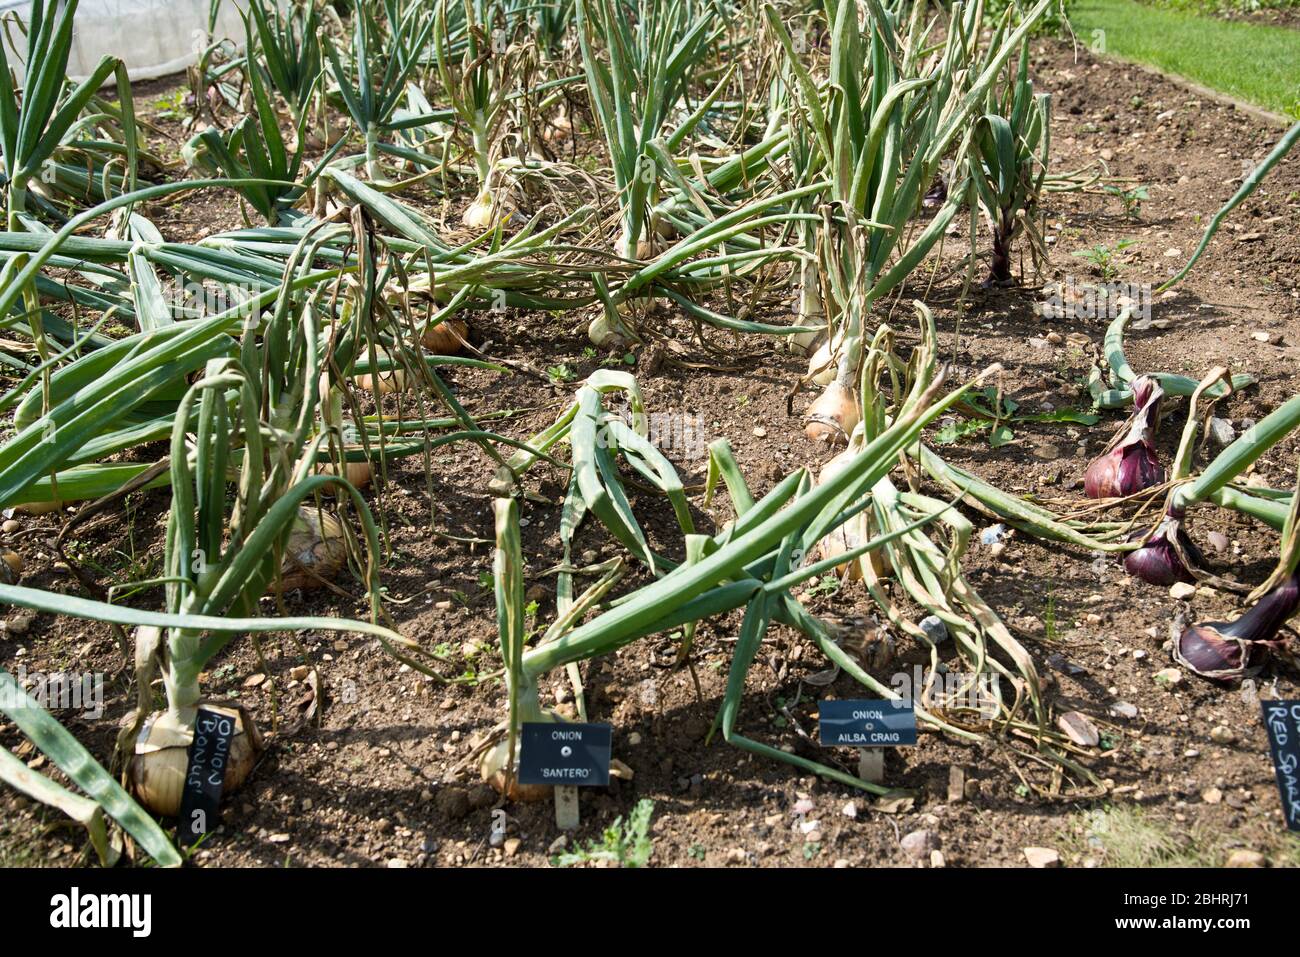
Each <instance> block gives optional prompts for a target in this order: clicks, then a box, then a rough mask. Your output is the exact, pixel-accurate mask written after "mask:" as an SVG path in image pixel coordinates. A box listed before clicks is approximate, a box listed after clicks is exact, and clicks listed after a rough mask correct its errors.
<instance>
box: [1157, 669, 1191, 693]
mask: <svg viewBox="0 0 1300 957" xmlns="http://www.w3.org/2000/svg"><path fill="white" fill-rule="evenodd" d="M1152 677H1153V678H1155V680H1156V681H1160V682H1163V683H1164V684H1167V685H1168V686H1169V687H1171V688H1177V687H1178V686H1179V685H1180V684H1182V683H1183V673H1182V672H1181V671H1179V670H1178V669H1177V668H1165V669H1163V670H1161V671H1157V672H1156V673H1155V674H1154V675H1152Z"/></svg>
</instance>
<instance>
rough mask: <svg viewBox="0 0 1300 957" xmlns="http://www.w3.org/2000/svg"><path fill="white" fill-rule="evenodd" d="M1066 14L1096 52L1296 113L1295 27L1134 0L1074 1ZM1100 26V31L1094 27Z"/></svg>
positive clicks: (1299, 91)
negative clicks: (1238, 19) (1266, 23)
mask: <svg viewBox="0 0 1300 957" xmlns="http://www.w3.org/2000/svg"><path fill="white" fill-rule="evenodd" d="M1070 20H1071V22H1072V23H1073V24H1074V29H1075V32H1076V33H1077V34H1078V36H1079V39H1080V40H1081V41H1082V42H1084V43H1087V44H1089V45H1090V46H1092V47H1093V49H1094V51H1095V52H1099V53H1105V54H1107V55H1110V56H1117V57H1122V58H1123V59H1126V60H1133V61H1136V62H1138V63H1145V64H1149V65H1150V66H1154V67H1157V68H1159V69H1161V70H1163V71H1165V72H1167V73H1174V74H1177V75H1179V76H1182V77H1185V78H1186V79H1188V80H1192V81H1194V82H1197V83H1201V84H1204V85H1205V86H1208V87H1211V88H1212V89H1215V90H1220V91H1222V92H1224V93H1227V94H1229V95H1231V96H1235V97H1239V98H1240V99H1242V100H1245V101H1247V102H1249V103H1253V104H1255V105H1256V106H1261V107H1263V108H1264V109H1266V110H1271V111H1273V112H1275V113H1282V114H1285V115H1287V116H1291V117H1295V118H1300V30H1289V29H1286V28H1284V27H1272V26H1263V25H1259V24H1253V23H1241V22H1235V21H1227V20H1219V19H1216V18H1214V17H1209V16H1201V15H1199V14H1195V13H1189V12H1184V11H1181V10H1169V9H1163V8H1159V7H1150V6H1145V5H1143V4H1139V3H1135V2H1133V0H1079V2H1078V3H1077V4H1075V5H1073V6H1071V8H1070ZM1099 30H1100V31H1104V32H1103V33H1097V32H1095V31H1099ZM1102 44H1104V47H1103V46H1101V45H1102Z"/></svg>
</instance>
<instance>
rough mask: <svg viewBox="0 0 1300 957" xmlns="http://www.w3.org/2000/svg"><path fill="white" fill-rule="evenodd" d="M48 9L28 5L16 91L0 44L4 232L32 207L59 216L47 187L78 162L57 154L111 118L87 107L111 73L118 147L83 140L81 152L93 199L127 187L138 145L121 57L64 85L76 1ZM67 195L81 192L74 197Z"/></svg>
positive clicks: (40, 2) (61, 182)
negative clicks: (94, 189) (97, 184)
mask: <svg viewBox="0 0 1300 957" xmlns="http://www.w3.org/2000/svg"><path fill="white" fill-rule="evenodd" d="M55 7H56V4H54V3H51V2H48V0H35V2H33V3H32V5H31V13H30V21H29V23H28V25H27V55H26V57H25V58H24V63H25V66H26V80H25V82H24V85H23V89H22V92H21V94H20V93H19V92H18V91H17V90H15V88H14V85H13V74H12V73H11V72H10V68H9V59H8V55H7V54H6V53H5V50H4V46H5V45H4V43H3V42H0V149H2V150H3V159H4V168H5V177H6V187H5V204H6V209H7V212H8V224H9V228H10V229H11V230H16V229H19V228H22V226H21V224H22V221H23V217H24V216H25V215H26V214H27V213H28V211H29V209H30V207H31V206H32V205H39V206H41V207H42V209H43V210H44V211H46V212H47V213H50V214H53V215H55V216H56V217H57V216H59V213H58V210H57V209H56V208H55V207H54V206H53V205H52V203H51V201H52V200H53V199H54V198H55V193H54V192H53V191H54V190H57V189H59V188H60V187H61V186H66V185H67V181H66V179H65V175H66V171H64V170H62V169H61V167H62V166H64V165H69V166H70V167H71V169H72V170H74V171H75V170H76V166H77V164H75V163H72V164H69V163H67V160H66V159H65V158H64V156H63V154H64V153H66V152H67V151H68V150H69V148H70V146H71V143H72V142H73V141H75V140H76V139H78V138H79V137H80V136H81V135H82V134H83V133H84V132H86V131H93V130H94V129H96V128H97V127H100V126H102V125H104V124H105V122H106V121H108V120H110V119H111V118H110V117H108V116H107V115H106V114H104V113H102V112H90V113H87V112H86V111H87V107H88V106H90V105H91V104H92V103H93V102H94V101H95V99H96V93H97V92H98V90H99V88H100V87H101V86H102V85H103V84H104V83H105V81H107V80H108V78H109V77H113V76H116V81H117V93H118V101H119V103H120V108H119V110H118V113H117V121H118V122H120V132H121V137H122V141H121V144H120V145H114V144H110V143H99V144H90V145H88V146H87V147H86V148H84V149H82V150H81V151H80V152H82V153H83V154H84V155H85V156H86V157H88V158H89V169H88V172H89V173H90V174H91V179H90V180H89V182H93V181H94V180H95V179H101V180H102V182H103V183H104V184H105V186H104V188H103V189H102V190H101V193H100V196H99V197H98V198H107V197H108V196H110V195H113V194H115V193H118V192H122V191H123V190H130V189H132V188H133V187H134V185H135V176H136V154H137V148H138V144H137V141H136V130H135V114H134V110H133V108H132V101H131V84H130V82H129V81H128V79H127V75H126V67H125V66H123V65H122V62H121V61H120V60H117V59H114V58H113V57H104V59H103V60H101V61H100V63H99V65H98V66H96V67H95V69H94V70H93V71H92V72H91V74H90V76H88V77H86V79H85V80H83V81H82V82H81V83H79V84H77V85H76V86H75V87H72V88H71V89H69V83H68V79H67V75H68V57H69V55H70V54H71V50H72V39H73V37H72V31H73V20H74V17H75V16H76V12H77V0H69V2H67V3H65V4H63V7H62V10H61V11H58V13H57V16H56V10H55ZM68 159H70V157H69V158H68ZM81 165H83V166H85V165H86V164H81ZM115 167H116V169H115ZM84 179H85V177H84V174H83V180H84ZM33 194H35V195H33ZM82 195H83V196H84V195H85V194H82ZM73 198H81V197H80V196H76V195H75V194H73Z"/></svg>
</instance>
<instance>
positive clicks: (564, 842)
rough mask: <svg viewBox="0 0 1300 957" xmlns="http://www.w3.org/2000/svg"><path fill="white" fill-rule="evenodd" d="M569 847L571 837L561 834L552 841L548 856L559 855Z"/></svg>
mask: <svg viewBox="0 0 1300 957" xmlns="http://www.w3.org/2000/svg"><path fill="white" fill-rule="evenodd" d="M568 846H569V837H568V835H567V834H561V835H560V836H559V837H557V838H556V839H555V840H553V841H551V846H550V847H548V848H547V849H546V853H547V854H558V853H560V851H562V850H564V849H565V848H566V847H568Z"/></svg>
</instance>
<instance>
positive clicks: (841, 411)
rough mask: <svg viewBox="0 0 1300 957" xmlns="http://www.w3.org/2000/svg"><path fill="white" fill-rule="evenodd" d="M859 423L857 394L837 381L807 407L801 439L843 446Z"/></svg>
mask: <svg viewBox="0 0 1300 957" xmlns="http://www.w3.org/2000/svg"><path fill="white" fill-rule="evenodd" d="M858 419H859V413H858V396H857V392H856V391H855V390H853V389H850V388H849V387H848V386H846V385H843V384H842V383H841V382H839V381H838V380H836V381H834V382H832V383H831V384H830V385H828V386H827V387H826V389H825V391H823V392H822V394H821V395H819V396H818V397H817V398H816V399H815V400H814V401H813V403H812V405H810V406H808V411H807V412H806V413H804V430H803V431H804V435H806V436H808V438H810V439H812V440H813V441H814V442H825V443H827V444H828V445H845V444H847V443H848V441H849V435H850V434H851V433H852V432H853V429H854V427H855V426H856V425H857V424H858Z"/></svg>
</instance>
